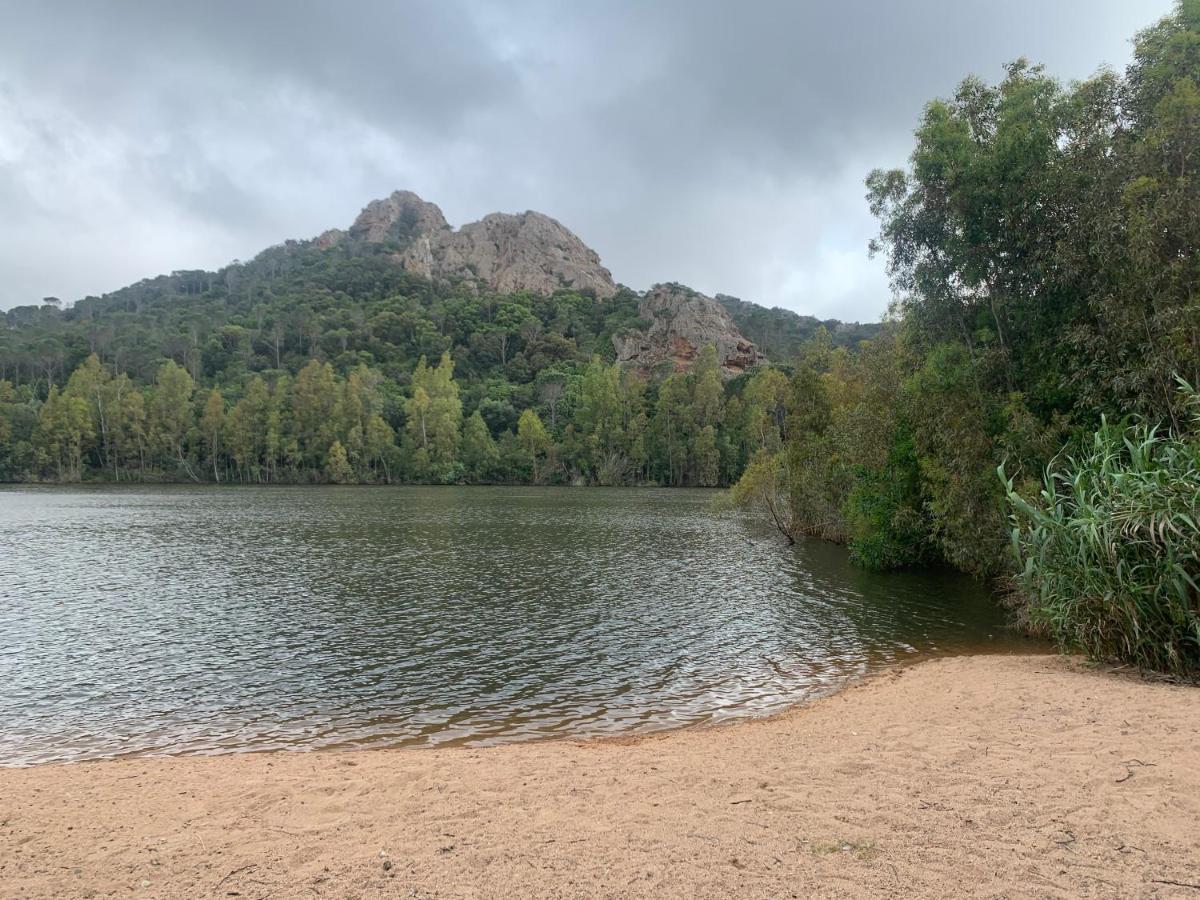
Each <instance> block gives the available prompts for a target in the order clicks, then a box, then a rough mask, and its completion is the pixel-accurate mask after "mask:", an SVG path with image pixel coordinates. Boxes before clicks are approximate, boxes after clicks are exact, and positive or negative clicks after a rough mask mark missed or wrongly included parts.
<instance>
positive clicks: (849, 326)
mask: <svg viewBox="0 0 1200 900" xmlns="http://www.w3.org/2000/svg"><path fill="white" fill-rule="evenodd" d="M715 299H716V301H717V302H718V303H720V304H721V306H723V307H724V308H725V311H726V312H727V313H729V316H730V318H731V319H733V322H734V324H735V325H736V326H737V328H738V330H739V331H740V332H741V333H742V334H743V335H745V337H746V338H747V339H749V340H751V341H753V342H754V343H755V344H756V345H758V349H759V350H760V351H762V353H763V354H764V355H765V356H766V357H767V358H768V359H770V360H773V361H775V362H787V361H788V360H793V359H795V358H796V357H797V356H798V355H799V352H800V348H801V347H802V346H803V345H804V342H805V341H807V340H809V339H810V338H812V336H813V335H815V334H816V333H817V330H818V329H819V328H821V327H824V328H825V330H826V331H828V332H829V336H830V337H831V338H832V339H833V343H834V346H838V347H853V346H855V345H856V344H857V343H858V342H859V341H865V340H870V339H871V338H873V337H874V336H875V335H877V334H878V333H879V329H880V328H881V327H882V326H881V325H880V324H879V323H878V322H842V321H839V320H838V319H818V318H816V317H815V316H802V315H800V314H799V313H795V312H792V311H791V310H790V309H781V308H780V307H778V306H775V307H771V308H770V309H768V308H767V307H765V306H760V305H759V304H757V303H750V302H748V301H746V300H739V299H738V298H737V297H730V296H729V295H728V294H717V296H716V298H715Z"/></svg>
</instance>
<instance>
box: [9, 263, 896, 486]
mask: <svg viewBox="0 0 1200 900" xmlns="http://www.w3.org/2000/svg"><path fill="white" fill-rule="evenodd" d="M394 249H395V247H394V246H392V245H391V244H388V243H382V244H379V243H375V244H372V243H366V242H363V241H352V240H347V241H346V242H344V243H343V244H341V245H339V246H337V247H334V248H325V247H322V246H320V245H319V244H318V243H317V242H289V243H287V244H284V245H282V246H278V247H273V248H271V249H269V250H267V251H265V252H263V253H262V254H260V255H259V256H258V257H257V258H255V259H254V260H252V261H250V262H247V263H234V264H232V265H230V266H228V267H226V268H225V269H223V270H221V271H219V272H204V271H187V272H176V273H174V274H172V275H170V276H162V277H158V278H154V279H149V280H146V281H143V282H140V283H138V284H135V285H132V286H130V287H128V288H124V289H122V290H119V291H116V292H114V293H112V294H108V295H106V296H103V297H89V298H86V299H84V300H81V301H79V302H77V303H75V304H73V305H71V306H69V307H67V308H65V309H63V308H61V304H60V303H59V302H58V301H57V300H55V299H54V298H49V299H48V300H47V301H46V302H44V303H42V304H41V305H38V306H28V307H20V308H17V309H14V310H11V311H9V312H8V313H7V314H6V315H5V322H6V324H7V328H5V329H4V330H3V331H0V480H47V481H60V482H62V481H66V482H70V481H82V480H107V481H219V482H246V483H280V482H299V483H317V482H333V483H392V482H434V483H480V482H489V483H512V482H533V483H545V484H563V483H579V484H589V483H590V484H634V483H655V484H664V485H673V486H693V485H696V486H714V485H722V484H729V483H731V482H732V481H734V480H736V479H737V477H738V476H739V475H740V474H741V472H742V470H743V468H744V467H745V464H746V461H747V460H748V459H749V458H750V456H751V455H753V453H754V452H756V451H757V450H758V449H759V448H760V447H762V446H766V445H767V444H764V441H766V440H767V438H766V437H764V436H763V434H762V428H761V427H760V424H761V423H760V420H762V419H764V418H773V419H774V418H779V416H780V413H779V412H778V410H776V409H774V408H771V409H766V408H765V407H764V406H763V404H764V403H775V402H777V401H776V398H775V397H774V396H773V395H770V392H769V391H768V392H767V393H766V394H764V389H763V384H766V383H768V382H770V383H771V384H774V379H775V378H777V377H779V375H778V373H775V372H772V374H770V375H768V373H767V372H765V371H764V372H762V373H750V374H748V375H745V376H741V377H739V378H736V379H734V380H732V381H726V380H725V379H723V378H722V376H721V373H720V371H719V369H718V366H717V362H716V359H715V357H714V356H713V355H712V353H710V352H702V353H701V354H700V355H699V357H698V359H697V360H696V361H695V363H694V364H693V365H692V366H691V368H690V370H689V371H686V372H675V371H673V370H668V371H663V372H658V373H655V374H654V375H653V377H650V378H649V379H646V378H642V377H638V376H637V375H635V374H634V373H632V372H630V371H624V370H622V369H620V368H618V367H617V366H616V365H615V363H614V349H613V341H612V338H613V335H614V334H618V333H620V332H621V331H622V330H623V329H631V328H635V327H643V326H644V324H645V323H643V322H642V321H641V320H640V319H639V318H638V300H639V297H638V295H637V294H636V293H634V292H633V291H630V290H627V289H621V290H619V291H618V292H617V294H616V296H615V297H612V298H606V299H597V298H596V297H594V296H591V295H589V294H583V293H578V292H573V291H568V290H562V291H558V292H556V293H554V294H552V295H550V296H546V295H543V294H540V293H534V292H524V293H518V294H508V295H497V294H494V293H490V292H488V291H486V290H484V291H481V290H480V289H479V288H478V286H477V285H472V284H451V283H448V282H447V281H444V280H439V281H436V282H435V281H431V280H429V279H427V278H422V277H418V276H414V275H412V274H409V273H407V272H405V271H404V269H403V268H401V267H400V266H398V265H396V263H395V261H394V259H393V257H392V253H393V251H394ZM737 306H738V310H737V317H738V318H741V319H742V320H743V321H746V322H747V323H750V322H751V319H752V322H753V324H754V326H755V327H757V328H760V329H766V330H767V331H770V332H775V333H778V334H779V335H780V336H781V339H786V342H781V343H780V344H779V347H780V349H781V350H783V349H785V348H786V347H792V348H795V347H798V346H799V343H800V342H801V341H803V340H816V341H818V342H824V343H825V344H827V345H828V346H829V347H830V349H831V351H832V350H833V349H834V348H840V350H839V352H843V353H844V352H848V351H847V349H846V348H848V347H852V346H854V345H855V344H856V343H857V341H858V340H859V339H860V338H862V337H864V336H866V335H869V334H872V333H873V331H874V327H873V326H857V325H855V326H844V325H842V324H841V323H837V322H829V323H828V325H829V326H831V329H832V330H830V329H827V328H826V327H825V325H824V324H823V323H820V322H818V321H817V320H815V319H811V318H802V317H798V316H796V315H795V314H793V313H789V312H787V311H784V310H778V309H777V310H766V309H763V308H762V307H757V306H754V305H753V304H748V303H740V302H739V303H737ZM775 323H778V324H779V327H778V328H775V327H774V326H775ZM771 446H774V445H771Z"/></svg>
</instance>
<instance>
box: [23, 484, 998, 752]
mask: <svg viewBox="0 0 1200 900" xmlns="http://www.w3.org/2000/svg"><path fill="white" fill-rule="evenodd" d="M713 496H714V495H713V493H712V492H706V491H696V492H691V491H665V490H664V491H658V490H618V489H614V490H603V489H586V490H578V489H576V490H572V489H554V488H494V489H493V488H396V489H385V488H369V489H361V488H360V489H355V488H325V489H314V488H263V489H252V488H237V489H220V488H211V487H210V488H202V487H198V488H174V487H172V488H150V489H4V490H0V763H5V764H21V763H32V762H44V761H50V760H76V759H87V758H96V757H107V756H115V755H122V754H130V753H185V752H186V753H208V752H219V751H230V750H267V749H279V748H294V747H302V748H315V747H334V746H336V747H350V746H366V745H388V746H398V745H429V744H440V743H445V742H454V741H457V742H464V741H465V742H474V743H496V742H502V741H512V740H523V739H529V738H533V737H540V736H549V735H561V734H571V735H596V734H608V733H614V732H620V731H628V730H649V729H655V728H662V727H668V726H672V725H678V724H684V723H691V722H698V721H704V720H712V719H721V718H725V717H728V716H733V715H745V714H757V713H762V712H767V711H770V710H774V709H777V708H779V707H781V706H783V705H785V704H787V703H790V702H794V701H796V700H798V699H803V698H805V697H808V696H812V695H816V694H820V693H825V692H828V691H829V690H831V689H832V688H833V687H835V686H837V685H838V684H841V683H843V682H845V681H846V680H847V679H848V678H853V677H856V676H859V675H861V674H863V673H865V672H868V671H870V670H872V669H873V668H876V667H879V666H882V665H886V664H888V663H891V662H893V661H895V660H896V659H898V658H901V657H905V656H908V655H910V654H915V653H933V652H941V653H946V652H956V651H964V650H975V649H979V648H980V647H981V646H986V647H988V648H993V649H1007V648H1009V647H1016V646H1020V642H1019V639H1018V638H1016V637H1015V636H1014V635H1012V634H1010V633H1008V632H1006V630H1005V629H1004V627H1003V617H1002V615H1001V614H1000V613H999V612H998V611H997V610H996V609H995V608H994V607H993V605H992V604H991V603H990V602H989V601H988V599H987V598H986V596H985V595H984V594H983V592H982V591H981V590H980V589H979V588H978V587H977V586H976V585H974V584H973V583H972V582H970V581H969V580H966V579H962V578H959V577H956V576H952V575H948V574H905V575H891V576H880V575H872V574H870V573H866V572H863V571H861V570H859V569H855V568H854V567H852V566H850V565H849V564H848V563H847V561H846V555H845V552H844V551H843V550H842V549H840V548H838V547H834V546H831V545H828V544H824V543H818V542H813V543H807V544H803V545H801V546H800V547H798V548H787V547H785V546H783V545H782V543H781V542H779V541H777V540H775V539H773V538H772V537H771V535H770V534H768V533H766V532H762V531H760V530H757V529H756V528H755V527H753V526H752V525H750V524H748V523H746V522H743V521H741V520H740V519H737V518H735V517H733V516H731V515H729V514H724V515H720V516H718V515H714V514H713V513H712V512H711V510H710V504H711V501H712V499H713Z"/></svg>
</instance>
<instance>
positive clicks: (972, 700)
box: [0, 656, 1200, 898]
mask: <svg viewBox="0 0 1200 900" xmlns="http://www.w3.org/2000/svg"><path fill="white" fill-rule="evenodd" d="M127 895H136V896H144V897H248V898H266V897H271V898H284V897H376V896H383V897H412V898H426V897H524V896H535V897H575V896H587V897H630V896H645V897H681V898H682V897H731V896H740V897H846V896H848V897H857V896H872V897H912V896H950V895H955V896H963V895H969V896H980V897H1011V896H1026V897H1200V690H1197V689H1196V688H1193V687H1187V686H1178V685H1171V684H1162V683H1150V682H1146V681H1143V680H1141V679H1139V678H1137V677H1136V676H1133V675H1129V674H1125V673H1120V672H1112V671H1104V670H1096V669H1091V668H1089V667H1087V666H1085V665H1083V664H1082V663H1080V662H1079V661H1077V660H1073V659H1067V658H1059V657H1052V656H976V657H962V658H951V659H939V660H932V661H928V662H923V663H920V664H917V665H914V666H911V667H908V668H904V669H898V670H896V671H894V672H890V673H887V674H884V675H881V676H878V677H875V678H873V679H870V680H868V681H866V682H863V683H861V684H858V685H856V686H854V687H851V688H849V689H848V690H845V691H843V692H841V693H839V694H837V695H835V696H832V697H829V698H827V699H824V700H821V701H818V702H816V703H813V704H811V705H808V706H803V707H797V708H795V709H793V710H791V711H789V712H787V713H784V714H782V715H779V716H776V717H774V718H771V719H765V720H758V721H748V722H741V723H737V724H734V725H728V726H724V727H719V728H698V729H691V730H687V731H677V732H671V733H666V734H660V735H653V736H649V737H640V738H631V739H622V740H607V741H590V742H570V741H560V742H545V743H536V744H524V745H518V746H508V747H499V748H494V749H486V750H479V749H467V748H463V749H445V750H428V751H423V750H397V751H388V750H373V751H362V752H353V753H335V752H325V753H278V754H243V755H228V756H222V757H212V758H175V759H131V760H121V761H115V762H99V763H88V764H79V765H68V766H42V767H35V768H28V769H3V770H0V896H4V897H89V896H96V897H107V896H127Z"/></svg>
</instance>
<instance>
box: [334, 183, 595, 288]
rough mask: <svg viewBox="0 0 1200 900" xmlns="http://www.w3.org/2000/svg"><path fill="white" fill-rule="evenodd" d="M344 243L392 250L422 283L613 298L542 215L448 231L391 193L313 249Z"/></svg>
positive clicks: (427, 209) (586, 254)
mask: <svg viewBox="0 0 1200 900" xmlns="http://www.w3.org/2000/svg"><path fill="white" fill-rule="evenodd" d="M346 237H349V238H350V239H352V240H356V241H361V242H364V243H368V244H394V245H395V248H396V250H395V257H396V260H397V261H398V262H399V263H400V264H401V265H402V266H404V268H405V269H407V270H409V271H410V272H413V273H414V274H417V275H423V276H424V277H426V278H445V279H452V280H465V281H470V282H474V283H476V284H478V285H480V286H481V287H486V288H489V289H491V290H493V291H497V292H499V293H511V292H513V291H535V292H537V293H542V294H550V293H553V292H554V291H556V290H559V289H560V288H564V287H565V288H572V289H575V290H588V291H592V292H593V293H594V294H595V295H596V296H597V297H599V298H601V299H605V298H608V297H611V296H612V295H613V294H615V293H616V291H617V288H616V285H615V284H614V283H613V280H612V274H611V273H610V272H609V271H608V269H606V268H604V266H602V265H601V264H600V257H599V256H597V255H596V253H595V251H594V250H591V249H590V248H588V247H587V245H585V244H584V243H583V241H581V240H580V239H579V238H578V237H576V236H575V235H574V234H573V233H572V232H571V231H570V230H569V229H567V228H566V227H565V226H563V225H562V224H561V223H559V222H557V221H556V220H554V219H551V218H550V217H549V216H544V215H542V214H541V213H536V212H525V213H520V214H517V215H506V214H503V213H492V214H491V215H489V216H486V217H484V218H483V219H482V220H481V221H479V222H471V223H470V224H467V225H464V226H462V228H460V229H459V230H457V231H455V230H454V229H453V228H451V227H450V225H449V224H448V223H447V222H446V218H445V216H443V215H442V211H441V210H440V209H439V208H438V207H437V206H436V205H435V204H433V203H427V202H425V201H424V200H422V199H421V198H420V197H418V196H417V195H416V194H414V193H412V192H410V191H397V192H396V193H394V194H392V195H391V196H390V197H387V198H385V199H383V200H375V201H372V202H371V203H369V204H367V207H366V208H365V209H364V210H363V211H362V213H361V214H360V215H359V217H358V218H357V219H356V220H355V221H354V224H353V225H351V226H350V229H349V231H348V232H346V233H345V234H343V233H342V232H326V233H325V234H323V235H321V237H319V238H317V241H316V243H317V245H318V246H322V247H332V246H335V245H336V244H338V243H340V242H341V241H342V240H343V239H345V238H346Z"/></svg>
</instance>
